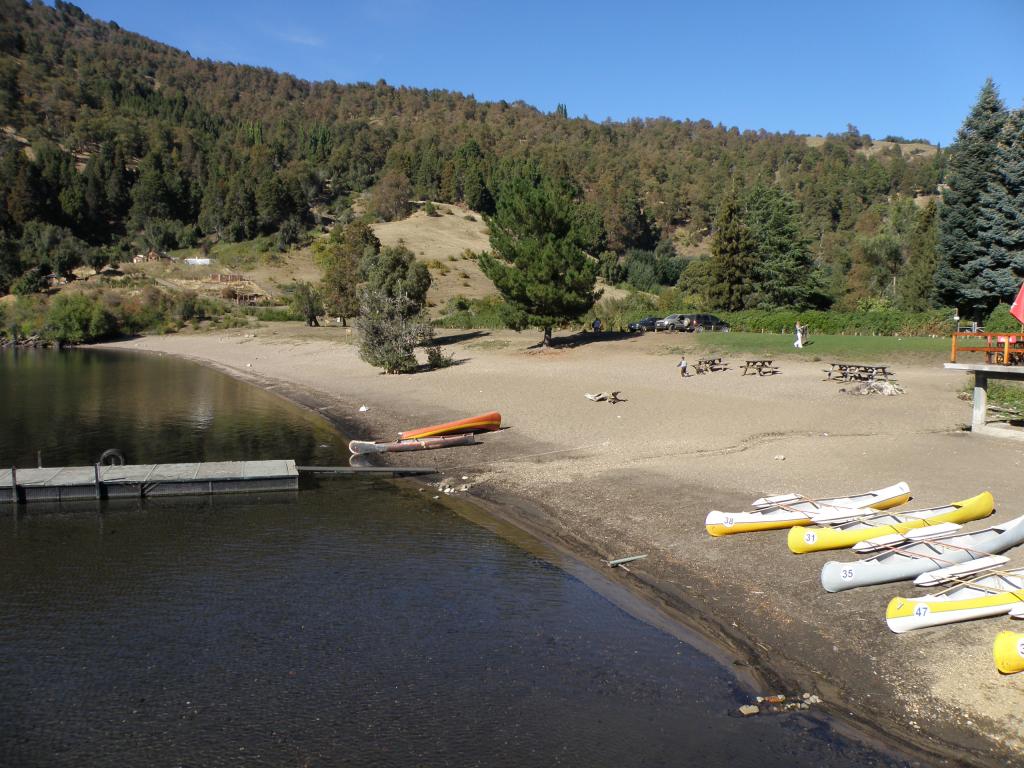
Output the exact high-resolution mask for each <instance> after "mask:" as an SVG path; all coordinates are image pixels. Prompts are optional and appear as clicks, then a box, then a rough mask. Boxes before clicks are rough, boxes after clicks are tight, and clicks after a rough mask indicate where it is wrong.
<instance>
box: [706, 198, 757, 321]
mask: <svg viewBox="0 0 1024 768" xmlns="http://www.w3.org/2000/svg"><path fill="white" fill-rule="evenodd" d="M756 270H757V257H756V256H755V253H754V248H753V245H752V243H751V240H750V232H749V231H748V230H747V225H746V221H745V220H744V216H743V209H742V208H741V207H740V201H739V195H738V194H737V193H736V188H735V187H733V188H732V189H731V190H730V191H729V194H728V195H727V196H726V198H725V199H724V200H723V201H722V205H721V208H720V209H719V211H718V216H717V217H716V218H715V230H714V233H713V234H712V237H711V261H710V263H709V265H708V271H709V272H710V280H709V285H708V288H707V291H708V301H709V302H710V303H711V306H712V307H713V308H715V309H724V310H738V309H743V308H744V307H745V306H746V304H747V301H748V299H749V298H750V297H751V295H752V294H753V292H754V290H755V283H754V281H755V275H756Z"/></svg>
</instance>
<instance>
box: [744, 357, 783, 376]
mask: <svg viewBox="0 0 1024 768" xmlns="http://www.w3.org/2000/svg"><path fill="white" fill-rule="evenodd" d="M748 373H756V374H757V375H758V376H765V375H768V376H771V375H773V374H776V373H779V367H778V366H777V365H773V361H772V360H746V361H744V363H743V373H742V374H741V375H743V376H746V375H747V374H748Z"/></svg>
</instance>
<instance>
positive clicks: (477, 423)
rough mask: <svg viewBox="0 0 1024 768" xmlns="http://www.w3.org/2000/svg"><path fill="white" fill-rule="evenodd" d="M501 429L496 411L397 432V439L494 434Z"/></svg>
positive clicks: (498, 414) (499, 418) (499, 416)
mask: <svg viewBox="0 0 1024 768" xmlns="http://www.w3.org/2000/svg"><path fill="white" fill-rule="evenodd" d="M498 429H501V414H500V413H498V412H497V411H491V412H490V413H482V414H480V415H479V416H470V417H469V418H468V419H459V420H457V421H446V422H445V423H444V424H434V425H433V426H430V427H419V428H417V429H407V430H406V431H405V432H399V433H398V437H399V438H400V439H402V440H412V439H414V438H418V437H437V436H438V435H461V434H465V433H466V432H494V431H496V430H498Z"/></svg>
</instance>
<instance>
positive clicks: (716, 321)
mask: <svg viewBox="0 0 1024 768" xmlns="http://www.w3.org/2000/svg"><path fill="white" fill-rule="evenodd" d="M684 317H686V318H687V319H688V320H689V322H688V323H687V324H686V327H685V328H684V329H683V330H686V331H728V330H729V324H728V323H727V322H725V320H722V319H721V318H719V317H716V316H715V315H684Z"/></svg>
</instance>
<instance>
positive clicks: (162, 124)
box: [0, 0, 1001, 308]
mask: <svg viewBox="0 0 1024 768" xmlns="http://www.w3.org/2000/svg"><path fill="white" fill-rule="evenodd" d="M0 13H2V19H3V24H2V25H0V128H2V129H3V133H2V134H0V201H2V205H0V291H3V292H6V291H7V290H9V289H13V290H15V291H16V292H19V293H25V292H31V291H32V290H33V289H34V288H37V287H38V286H39V285H40V281H41V279H42V277H43V275H44V274H48V273H49V272H51V271H52V272H57V273H60V274H65V275H66V274H68V273H69V272H70V270H71V269H72V268H73V267H74V266H76V265H78V264H82V263H90V264H93V265H96V266H102V265H103V264H105V263H108V262H116V261H118V260H121V259H124V258H125V257H126V256H127V255H128V254H131V253H133V252H137V250H141V249H145V248H155V249H157V250H169V249H173V248H181V247H196V246H204V245H207V244H210V243H213V242H215V241H219V240H227V241H243V240H247V239H250V238H253V237H256V236H273V238H274V240H275V242H276V243H277V246H278V247H279V248H281V249H287V248H289V247H290V246H291V245H292V244H293V243H295V242H297V241H299V240H301V239H302V238H303V237H304V235H305V233H307V232H308V231H309V230H310V229H311V228H313V227H314V226H316V225H318V224H319V225H328V224H331V223H332V222H333V221H334V220H335V219H337V218H347V217H348V216H349V215H350V213H349V211H350V206H351V204H352V201H353V200H354V198H355V196H357V195H361V194H362V193H368V195H367V198H368V201H369V206H370V210H371V211H372V212H373V213H374V214H375V215H376V216H378V217H380V218H384V219H389V218H394V217H401V216H403V215H405V213H406V212H407V211H408V206H409V201H410V200H411V199H419V200H432V201H440V202H446V203H459V204H464V205H465V206H467V207H469V208H471V209H473V210H476V211H481V212H483V213H486V214H493V213H494V212H495V211H496V200H495V196H496V194H498V191H499V190H501V189H502V188H503V187H504V186H506V182H507V179H508V177H509V175H510V174H512V173H514V169H515V168H518V167H520V166H521V164H522V163H524V162H528V163H530V164H532V165H533V166H535V167H537V168H538V169H539V172H540V174H541V175H542V176H543V177H545V178H551V179H554V180H556V181H557V183H558V185H560V186H561V187H562V188H564V189H565V190H567V191H568V193H569V194H571V195H572V196H573V197H574V198H575V199H576V201H577V203H578V205H576V206H575V208H574V210H575V211H576V213H575V214H574V215H576V216H577V217H578V219H579V221H578V222H576V226H575V227H574V230H575V231H576V232H578V233H579V236H578V237H577V244H578V245H579V246H580V247H581V248H582V249H583V250H584V251H585V252H586V253H587V254H589V255H590V256H591V257H594V258H596V259H598V262H599V265H600V271H601V274H602V275H603V276H604V277H605V278H606V279H607V280H609V281H610V282H619V281H625V282H630V283H632V284H635V285H637V287H642V288H644V289H650V288H656V287H657V286H658V285H674V284H675V283H676V282H677V281H679V279H680V272H681V273H682V281H683V282H682V283H681V284H680V288H681V289H682V290H683V291H684V292H688V293H690V294H691V295H692V296H694V298H695V300H701V301H707V300H711V299H713V298H714V296H715V295H716V294H715V293H714V292H712V293H711V294H710V295H709V294H707V292H702V291H701V290H700V287H701V285H702V284H701V282H700V281H701V279H704V280H706V279H707V276H708V275H709V274H713V273H714V272H715V269H718V268H716V267H713V266H709V265H708V261H709V260H708V259H706V258H705V257H707V255H708V254H709V253H710V252H711V248H710V243H711V239H710V238H711V235H712V233H713V228H714V225H715V221H716V219H721V218H722V209H723V202H724V201H725V200H726V199H727V197H728V196H729V195H734V198H731V199H733V203H730V205H735V207H736V210H737V211H738V212H739V213H741V214H742V216H743V217H745V218H744V220H743V221H741V222H738V224H739V225H742V227H743V228H746V229H748V230H750V234H751V235H752V236H755V237H757V236H762V237H768V238H770V239H771V242H768V241H765V242H764V243H761V244H760V245H759V246H758V249H759V250H758V251H757V254H756V256H755V258H756V259H757V260H758V263H759V265H760V266H759V267H758V269H759V270H760V271H761V274H762V277H764V278H765V279H766V280H767V281H768V284H767V285H765V286H760V287H759V289H758V290H756V291H754V292H753V294H752V295H751V296H749V297H746V298H741V302H742V303H743V304H744V307H745V308H760V307H764V306H767V305H769V304H771V303H772V302H789V303H794V302H795V303H796V305H804V306H828V305H831V304H836V305H838V306H840V307H845V308H853V307H856V306H857V305H858V304H859V303H861V302H863V301H865V300H868V301H882V302H888V303H891V304H893V305H895V306H902V307H907V308H910V307H912V306H916V305H920V304H922V303H931V301H932V299H931V277H930V275H928V274H927V271H928V269H929V266H932V267H933V266H934V264H935V258H934V252H933V250H934V249H933V246H930V245H929V240H928V238H929V236H930V235H929V234H928V232H929V230H928V229H927V228H928V227H932V229H931V230H930V231H931V232H932V233H934V232H935V227H936V224H935V222H936V215H935V212H934V211H931V212H930V213H929V209H928V208H927V207H926V206H921V205H916V204H915V198H916V197H918V196H922V195H928V194H933V193H934V192H935V191H936V189H937V187H938V185H939V183H940V182H941V180H942V178H943V173H944V165H945V163H946V158H947V153H946V152H945V151H935V152H922V151H920V146H918V145H915V149H914V150H913V151H912V152H911V151H904V148H903V147H904V146H906V145H904V144H901V143H900V142H899V141H888V142H887V143H886V144H884V145H880V146H879V147H875V144H874V142H873V141H872V139H871V138H870V137H869V136H865V135H862V134H861V133H859V132H858V131H857V130H856V129H855V128H853V127H852V126H850V127H849V129H848V130H847V131H846V132H844V133H842V134H839V135H834V136H828V137H825V138H824V139H823V140H820V141H814V142H808V140H807V137H804V136H799V135H796V134H793V133H789V134H778V133H769V132H766V131H740V130H738V129H736V128H728V127H725V126H722V125H715V124H713V123H711V122H709V121H707V120H696V121H693V120H683V121H680V120H671V119H668V118H653V119H635V120H630V121H628V122H624V123H615V122H610V121H606V122H601V123H599V122H595V121H592V120H589V119H587V118H570V117H569V116H568V110H567V109H565V108H564V107H562V108H560V109H557V110H555V112H553V113H551V114H545V113H543V112H541V111H539V110H537V109H535V108H533V107H531V106H528V105H526V104H523V103H521V102H512V103H509V102H506V101H497V102H480V101H477V100H476V99H475V98H473V97H472V96H468V95H462V94H458V93H452V92H448V91H442V90H423V89H414V88H404V87H393V86H390V85H388V84H387V83H385V82H383V81H381V82H378V83H376V84H367V83H359V84H351V85H342V84H338V83H334V82H320V83H313V82H307V81H304V80H300V79H298V78H295V77H292V76H290V75H286V74H280V73H276V72H273V71H270V70H268V69H262V68H256V67H250V66H240V65H235V64H229V63H219V62H213V61H208V60H199V59H195V58H193V57H192V56H190V55H189V54H188V53H187V52H183V51H180V50H177V49H174V48H172V47H169V46H166V45H162V44H160V43H158V42H154V41H152V40H149V39H147V38H145V37H142V36H140V35H137V34H133V33H130V32H127V31H125V30H123V29H121V28H120V27H119V26H118V25H117V24H116V23H113V22H110V23H105V22H100V21H97V20H95V19H92V18H90V17H88V16H87V15H86V14H85V13H83V12H82V11H81V10H80V9H78V8H77V7H75V6H73V5H71V4H69V3H65V2H59V1H58V2H57V3H56V5H55V7H53V8H51V7H49V6H46V5H44V4H42V3H38V2H35V3H31V4H25V3H23V2H21V0H0ZM890 138H892V137H890ZM868 148H874V149H873V151H865V150H866V149H868ZM929 222H930V223H929ZM986 226H988V229H987V230H986V231H987V232H991V234H990V235H989V236H990V237H992V238H999V237H1001V236H1000V235H999V230H998V222H995V221H993V222H992V223H991V224H989V225H986ZM741 239H742V237H741ZM932 239H934V238H932ZM929 248H932V250H931V251H930V250H929ZM694 256H699V257H701V258H699V259H696V260H693V257H694ZM680 257H683V258H685V259H688V260H690V261H691V263H690V266H689V267H687V268H686V270H685V271H683V267H684V261H683V260H682V259H681V258H680ZM711 261H713V259H712V260H711ZM720 266H721V265H720ZM793 274H800V275H801V276H804V275H805V276H806V277H807V280H806V281H803V280H802V281H801V282H800V284H799V285H792V286H791V285H790V283H791V281H790V279H789V277H788V276H791V275H793Z"/></svg>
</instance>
